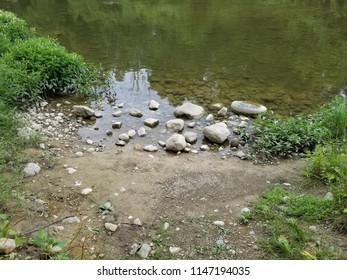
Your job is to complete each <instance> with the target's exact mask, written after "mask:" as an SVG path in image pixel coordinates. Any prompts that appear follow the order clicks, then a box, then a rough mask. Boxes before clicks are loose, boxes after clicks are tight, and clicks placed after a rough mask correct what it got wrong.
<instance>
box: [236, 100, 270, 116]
mask: <svg viewBox="0 0 347 280" xmlns="http://www.w3.org/2000/svg"><path fill="white" fill-rule="evenodd" d="M231 110H232V111H234V112H235V113H236V114H241V115H246V116H254V115H258V114H260V113H266V111H267V108H266V107H265V106H263V105H261V104H258V103H255V102H250V101H233V102H232V103H231Z"/></svg>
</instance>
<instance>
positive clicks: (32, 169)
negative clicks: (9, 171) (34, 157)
mask: <svg viewBox="0 0 347 280" xmlns="http://www.w3.org/2000/svg"><path fill="white" fill-rule="evenodd" d="M40 170H41V167H40V166H39V165H38V164H36V163H33V162H30V163H28V164H27V165H26V166H25V167H24V170H23V172H24V176H25V177H32V176H35V175H36V174H38V173H39V172H40Z"/></svg>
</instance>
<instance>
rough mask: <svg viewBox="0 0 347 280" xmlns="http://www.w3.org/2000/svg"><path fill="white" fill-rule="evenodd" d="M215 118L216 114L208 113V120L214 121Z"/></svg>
mask: <svg viewBox="0 0 347 280" xmlns="http://www.w3.org/2000/svg"><path fill="white" fill-rule="evenodd" d="M213 120H214V116H213V115H212V114H208V115H207V116H206V121H207V122H211V121H213Z"/></svg>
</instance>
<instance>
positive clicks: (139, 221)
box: [133, 218, 142, 226]
mask: <svg viewBox="0 0 347 280" xmlns="http://www.w3.org/2000/svg"><path fill="white" fill-rule="evenodd" d="M133 224H134V225H137V226H142V222H141V220H140V219H139V218H136V219H135V220H134V221H133Z"/></svg>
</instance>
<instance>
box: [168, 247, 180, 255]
mask: <svg viewBox="0 0 347 280" xmlns="http://www.w3.org/2000/svg"><path fill="white" fill-rule="evenodd" d="M181 250H182V249H181V248H180V247H169V251H170V253H171V254H173V255H175V254H178V253H179V252H181Z"/></svg>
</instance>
